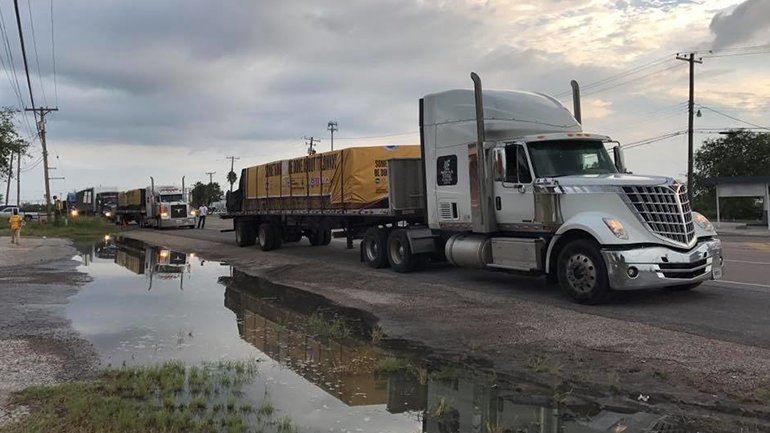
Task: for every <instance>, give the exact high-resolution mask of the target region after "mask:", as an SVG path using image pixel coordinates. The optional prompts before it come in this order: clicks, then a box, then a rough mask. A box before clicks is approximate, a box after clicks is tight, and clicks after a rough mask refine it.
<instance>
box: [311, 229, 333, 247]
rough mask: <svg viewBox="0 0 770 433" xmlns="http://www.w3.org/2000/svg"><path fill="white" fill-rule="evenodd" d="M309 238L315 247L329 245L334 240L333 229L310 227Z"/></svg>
mask: <svg viewBox="0 0 770 433" xmlns="http://www.w3.org/2000/svg"><path fill="white" fill-rule="evenodd" d="M307 239H308V240H309V241H310V245H312V246H314V247H318V246H322V245H329V243H330V242H331V241H332V231H331V230H329V229H322V228H317V229H310V233H308V235H307Z"/></svg>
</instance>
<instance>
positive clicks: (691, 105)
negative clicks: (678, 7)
mask: <svg viewBox="0 0 770 433" xmlns="http://www.w3.org/2000/svg"><path fill="white" fill-rule="evenodd" d="M676 59H677V60H684V61H685V62H688V63H689V64H690V100H689V102H688V104H687V116H688V117H687V200H688V201H689V202H690V208H691V209H692V205H693V203H692V197H693V195H692V194H693V189H694V185H693V123H694V121H695V64H696V63H703V59H702V58H700V59H698V60H695V53H690V54H689V55H687V56H684V55H680V54H677V55H676Z"/></svg>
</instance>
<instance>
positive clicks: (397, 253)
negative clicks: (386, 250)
mask: <svg viewBox="0 0 770 433" xmlns="http://www.w3.org/2000/svg"><path fill="white" fill-rule="evenodd" d="M405 255H406V248H405V247H404V244H403V243H401V241H399V240H396V239H394V240H392V241H391V242H390V260H391V261H392V262H393V264H394V265H398V264H401V262H403V261H404V256H405Z"/></svg>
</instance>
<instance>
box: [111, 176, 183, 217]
mask: <svg viewBox="0 0 770 433" xmlns="http://www.w3.org/2000/svg"><path fill="white" fill-rule="evenodd" d="M131 221H134V222H136V223H137V224H139V225H140V226H141V227H154V228H158V229H164V228H174V227H189V228H194V227H195V216H194V215H193V212H192V210H191V209H190V206H189V205H188V204H187V201H186V200H185V197H184V194H183V193H182V188H180V187H178V186H174V185H160V186H158V185H155V182H154V181H153V182H152V185H150V186H148V187H146V188H139V189H132V190H129V191H123V192H120V193H118V205H117V207H116V208H115V222H116V224H124V223H129V222H131Z"/></svg>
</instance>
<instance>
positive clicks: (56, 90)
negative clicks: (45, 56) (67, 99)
mask: <svg viewBox="0 0 770 433" xmlns="http://www.w3.org/2000/svg"><path fill="white" fill-rule="evenodd" d="M51 63H52V64H53V93H54V105H56V106H57V107H58V106H59V86H58V84H57V80H56V39H55V38H54V25H53V0H51Z"/></svg>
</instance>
